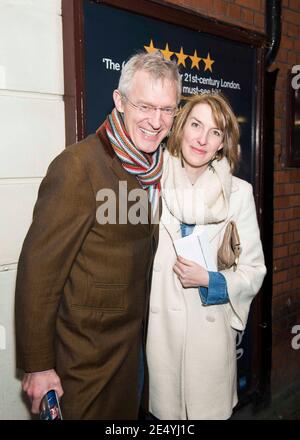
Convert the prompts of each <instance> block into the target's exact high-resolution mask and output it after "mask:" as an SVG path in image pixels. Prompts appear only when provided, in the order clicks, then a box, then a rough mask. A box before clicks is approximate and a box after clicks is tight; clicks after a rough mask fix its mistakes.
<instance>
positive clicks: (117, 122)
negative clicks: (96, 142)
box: [105, 108, 163, 216]
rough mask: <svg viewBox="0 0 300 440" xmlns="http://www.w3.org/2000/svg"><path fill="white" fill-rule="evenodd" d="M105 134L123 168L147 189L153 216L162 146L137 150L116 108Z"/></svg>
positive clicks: (109, 117)
mask: <svg viewBox="0 0 300 440" xmlns="http://www.w3.org/2000/svg"><path fill="white" fill-rule="evenodd" d="M105 129H106V133H107V136H108V138H109V140H110V142H111V145H112V147H113V149H114V151H115V153H116V155H117V156H118V158H119V159H120V161H121V163H122V166H123V168H124V169H125V170H126V171H127V172H128V173H129V174H133V175H135V177H136V178H137V180H138V182H139V184H140V185H141V187H142V188H143V189H145V190H147V191H148V197H149V201H150V202H151V206H152V215H153V216H154V215H155V213H156V210H157V208H158V203H159V197H160V189H161V187H160V179H161V176H162V165H163V154H162V148H161V147H158V149H157V150H156V151H155V152H154V153H152V154H147V153H143V152H142V151H140V150H138V149H137V148H136V147H135V145H134V144H133V143H132V141H131V139H130V138H129V136H128V134H127V132H126V129H125V125H124V122H123V118H122V116H121V114H120V113H119V112H118V111H117V109H116V108H114V109H113V111H112V112H111V114H110V115H108V118H107V120H106V123H105Z"/></svg>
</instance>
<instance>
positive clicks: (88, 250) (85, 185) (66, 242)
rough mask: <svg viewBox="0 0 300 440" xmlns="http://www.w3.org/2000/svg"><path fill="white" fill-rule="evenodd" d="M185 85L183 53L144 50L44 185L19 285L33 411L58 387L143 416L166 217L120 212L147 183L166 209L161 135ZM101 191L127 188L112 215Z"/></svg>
mask: <svg viewBox="0 0 300 440" xmlns="http://www.w3.org/2000/svg"><path fill="white" fill-rule="evenodd" d="M180 91H181V79H180V75H179V73H178V70H177V67H176V65H175V64H174V63H173V62H171V61H168V60H165V59H164V58H163V57H162V55H161V54H160V53H158V52H157V53H155V54H138V55H135V56H133V57H132V58H131V59H130V60H129V61H128V62H127V63H126V65H125V66H124V68H123V70H122V73H121V77H120V81H119V86H118V89H117V90H115V91H114V92H113V99H114V103H115V109H114V110H113V112H112V113H111V115H109V116H108V118H107V120H106V121H105V122H104V123H103V124H102V126H101V127H100V128H99V130H98V131H97V133H96V134H94V135H90V136H88V137H87V138H86V139H85V140H83V141H82V142H80V143H78V144H75V145H72V146H70V147H68V148H67V149H66V150H65V151H63V153H61V154H60V155H59V156H58V157H57V158H56V159H54V161H53V162H52V163H51V165H50V167H49V169H48V172H47V175H46V177H45V178H44V180H43V182H42V184H41V187H40V190H39V196H38V200H37V203H36V206H35V209H34V215H33V222H32V225H31V227H30V229H29V232H28V234H27V237H26V239H25V242H24V245H23V249H22V252H21V256H20V260H19V268H18V274H17V284H16V336H17V359H18V361H17V364H18V367H19V368H22V369H23V370H24V371H25V372H26V374H25V376H24V379H23V390H24V391H25V392H26V393H27V395H28V396H29V397H30V399H31V401H32V408H31V410H32V412H33V413H37V412H38V411H39V404H40V401H41V398H42V396H43V395H44V394H45V393H46V392H47V391H48V390H49V389H55V390H56V392H57V394H58V396H59V397H62V396H63V397H62V399H61V407H62V413H63V417H64V418H66V419H135V418H137V415H138V409H139V400H140V395H139V389H138V388H139V370H140V365H139V362H140V359H141V347H142V344H143V331H144V326H143V321H144V318H145V316H146V314H147V308H148V296H149V287H150V277H151V268H152V262H153V257H154V253H155V250H156V246H157V239H158V225H157V224H153V222H151V221H150V220H151V215H150V214H149V216H146V219H148V218H149V221H147V222H144V221H143V222H142V221H141V222H140V223H138V222H136V221H134V222H129V221H124V212H121V211H122V209H123V208H122V207H124V206H126V207H128V210H130V208H132V206H133V203H132V197H130V192H131V191H132V194H134V191H136V190H138V189H139V190H140V192H142V193H143V194H147V203H146V206H144V208H145V209H146V210H147V209H150V207H151V210H152V213H154V214H155V213H156V212H157V210H158V197H157V193H158V191H157V190H159V180H160V176H161V171H162V154H161V148H160V144H161V142H162V140H163V139H164V138H165V136H166V135H167V134H168V132H169V131H170V129H171V126H172V123H173V117H174V114H175V111H176V107H177V105H178V102H179V99H180ZM120 183H122V184H123V187H121V186H120ZM124 185H125V186H124ZM124 188H126V189H127V192H126V194H125V195H124ZM101 191H108V194H110V193H113V194H115V195H116V201H117V203H116V204H115V206H113V207H112V208H113V209H115V213H116V216H113V217H115V219H116V221H113V222H111V224H110V223H107V222H105V218H103V217H104V215H102V214H103V211H101V203H99V201H105V200H104V199H105V197H103V196H102V193H101ZM148 197H149V202H148ZM106 201H107V200H106ZM141 210H143V208H141ZM123 211H124V209H123Z"/></svg>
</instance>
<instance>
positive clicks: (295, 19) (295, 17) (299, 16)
mask: <svg viewBox="0 0 300 440" xmlns="http://www.w3.org/2000/svg"><path fill="white" fill-rule="evenodd" d="M282 16H283V20H284V21H287V22H288V23H293V24H294V25H296V26H295V27H297V26H299V23H300V12H299V10H298V12H295V11H291V10H290V9H283V14H282ZM296 35H297V34H296Z"/></svg>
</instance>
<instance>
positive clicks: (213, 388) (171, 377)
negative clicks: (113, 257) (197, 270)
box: [147, 177, 266, 420]
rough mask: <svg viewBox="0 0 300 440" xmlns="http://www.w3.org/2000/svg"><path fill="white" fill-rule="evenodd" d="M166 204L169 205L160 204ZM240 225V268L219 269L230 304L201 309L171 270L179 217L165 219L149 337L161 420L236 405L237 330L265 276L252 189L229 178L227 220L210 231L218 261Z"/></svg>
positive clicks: (194, 293) (154, 405)
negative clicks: (228, 234) (227, 233)
mask: <svg viewBox="0 0 300 440" xmlns="http://www.w3.org/2000/svg"><path fill="white" fill-rule="evenodd" d="M163 209H164V210H166V209H167V208H166V205H165V204H164V203H163ZM231 219H232V220H234V221H235V222H236V224H237V228H238V232H239V235H240V240H241V246H242V253H241V256H240V259H239V264H238V267H237V270H236V271H235V272H234V271H233V270H232V269H229V270H225V271H222V274H223V275H224V277H225V278H226V281H227V288H228V293H229V298H230V303H228V304H225V305H212V306H204V305H202V303H201V299H200V296H199V292H198V289H196V288H187V289H185V288H183V287H182V285H181V283H180V281H179V280H178V278H177V276H176V275H175V273H174V272H173V266H174V264H175V261H176V254H175V250H174V247H173V240H175V239H177V238H180V237H181V234H180V223H179V221H176V222H174V218H173V223H172V224H170V223H169V222H164V220H162V221H161V224H160V237H159V246H158V250H157V253H156V257H155V261H154V270H153V280H152V290H151V297H150V298H151V299H150V314H149V327H148V339H147V359H148V366H149V375H150V407H149V410H150V412H151V413H152V414H154V415H155V416H156V417H157V418H159V419H173V420H184V419H227V418H229V417H230V415H231V413H232V408H233V407H234V406H235V405H236V403H237V392H236V345H235V339H236V330H244V329H245V327H246V323H247V318H248V314H249V308H250V304H251V301H252V299H253V298H254V296H255V295H256V293H257V292H258V291H259V289H260V287H261V284H262V281H263V278H264V276H265V273H266V268H265V265H264V256H263V252H262V246H261V241H260V233H259V229H258V224H257V217H256V208H255V204H254V198H253V191H252V186H251V185H250V184H249V183H247V182H246V181H244V180H241V179H239V178H237V177H233V178H232V186H231V194H230V200H229V211H228V216H227V218H226V220H225V221H222V222H221V223H218V224H206V225H201V226H199V225H198V226H196V227H195V229H194V232H193V233H195V234H196V233H198V232H200V231H202V230H203V229H205V230H206V232H207V235H208V237H209V240H210V243H211V246H212V251H213V254H214V256H215V259H216V260H217V251H218V249H219V247H220V245H221V242H222V239H223V234H224V230H225V227H226V225H227V223H228V221H229V220H231Z"/></svg>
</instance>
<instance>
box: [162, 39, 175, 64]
mask: <svg viewBox="0 0 300 440" xmlns="http://www.w3.org/2000/svg"><path fill="white" fill-rule="evenodd" d="M160 51H161V53H162V54H163V56H164V57H165V59H166V60H169V59H170V58H171V56H172V55H173V54H174V52H171V51H170V49H169V45H168V43H167V44H166V48H165V49H164V50H162V49H160Z"/></svg>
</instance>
